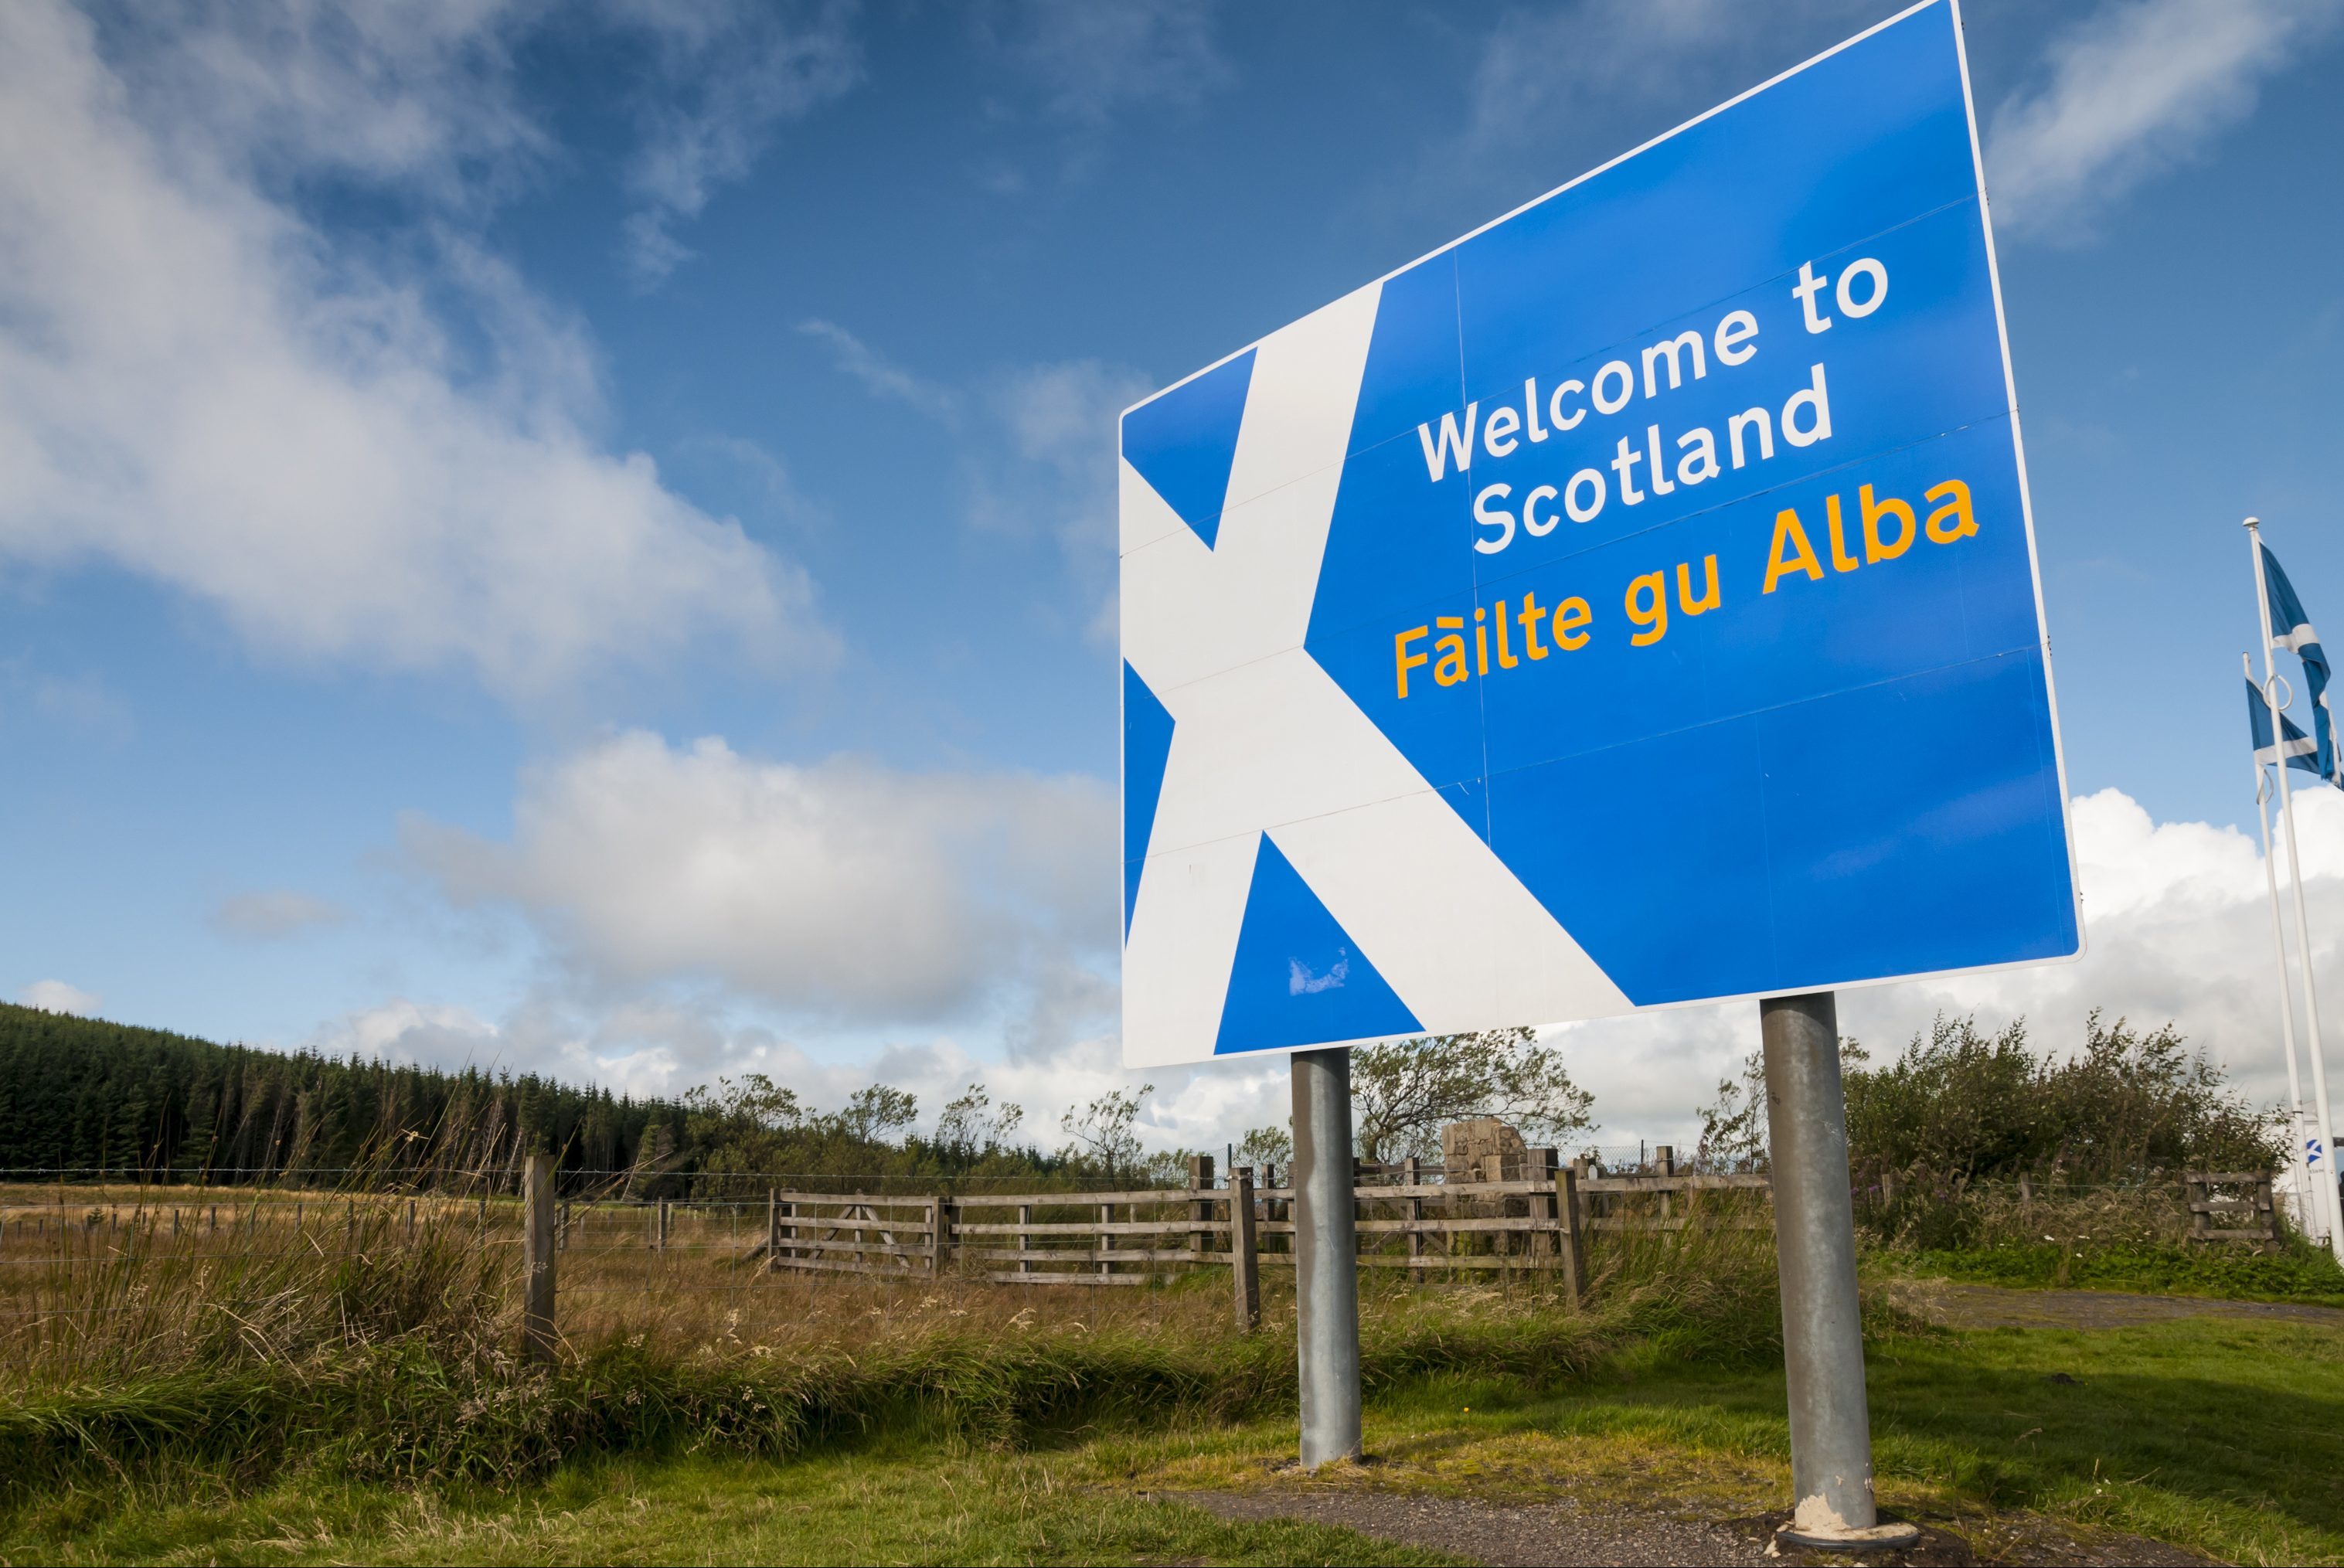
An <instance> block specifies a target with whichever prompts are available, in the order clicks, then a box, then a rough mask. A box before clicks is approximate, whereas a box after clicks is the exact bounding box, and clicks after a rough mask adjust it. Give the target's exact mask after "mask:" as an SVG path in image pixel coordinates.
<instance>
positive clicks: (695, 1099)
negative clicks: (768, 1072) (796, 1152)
mask: <svg viewBox="0 0 2344 1568" xmlns="http://www.w3.org/2000/svg"><path fill="white" fill-rule="evenodd" d="M683 1109H684V1135H685V1137H686V1138H688V1139H689V1140H690V1142H691V1145H692V1148H696V1149H698V1150H700V1151H701V1158H702V1164H703V1165H704V1167H705V1168H707V1169H710V1170H733V1171H749V1170H762V1171H778V1170H785V1169H787V1168H789V1164H788V1161H787V1160H786V1159H785V1158H783V1157H784V1156H785V1155H786V1154H787V1153H788V1152H789V1151H790V1150H791V1149H792V1148H793V1147H794V1145H795V1144H796V1142H797V1140H798V1134H799V1133H800V1131H801V1129H803V1127H804V1125H805V1108H804V1107H803V1106H802V1105H800V1104H799V1103H798V1097H797V1093H796V1091H795V1090H793V1089H790V1088H787V1087H783V1086H782V1085H780V1084H777V1083H775V1082H774V1081H773V1079H772V1078H770V1077H766V1076H765V1075H764V1074H763V1073H743V1074H742V1075H741V1078H740V1081H739V1082H738V1083H735V1082H734V1081H733V1080H732V1079H731V1078H722V1077H720V1078H718V1079H717V1080H716V1087H715V1089H714V1090H713V1091H712V1090H710V1089H709V1088H708V1087H707V1086H706V1085H702V1086H701V1087H698V1088H694V1089H689V1090H686V1091H685V1093H684V1097H683Z"/></svg>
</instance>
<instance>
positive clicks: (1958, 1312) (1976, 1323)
mask: <svg viewBox="0 0 2344 1568" xmlns="http://www.w3.org/2000/svg"><path fill="white" fill-rule="evenodd" d="M1888 1290H1889V1293H1890V1295H1891V1297H1892V1298H1893V1299H1894V1300H1895V1302H1896V1304H1897V1305H1898V1306H1900V1307H1903V1308H1904V1309H1905V1310H1907V1311H1912V1312H1917V1313H1919V1314H1921V1315H1922V1316H1923V1317H1925V1318H1929V1319H1932V1320H1935V1321H1937V1322H1940V1323H1944V1324H1945V1325H1946V1326H1947V1327H1949V1328H1955V1329H2122V1328H2127V1327H2129V1326H2131V1325H2133V1324H2136V1323H2163V1322H2169V1321H2171V1320H2174V1319H2176V1318H2251V1319H2257V1320H2261V1321H2265V1322H2268V1321H2273V1320H2278V1321H2284V1322H2296V1323H2318V1324H2321V1325H2323V1326H2325V1327H2328V1328H2335V1329H2344V1310H2339V1309H2338V1308H2335V1307H2314V1306H2310V1305H2308V1304H2304V1303H2301V1302H2295V1301H2211V1300H2200V1299H2199V1298H2197V1297H2194V1296H2135V1295H2128V1294H2127V1293H2125V1292H2123V1291H2119V1290H2006V1289H2004V1288H2003V1287H2002V1286H1999V1285H1956V1284H1953V1283H1950V1282H1948V1281H1946V1280H1897V1281H1896V1282H1894V1284H1892V1285H1890V1286H1889V1287H1888Z"/></svg>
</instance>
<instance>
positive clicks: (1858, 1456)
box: [1758, 991, 1920, 1547]
mask: <svg viewBox="0 0 2344 1568" xmlns="http://www.w3.org/2000/svg"><path fill="white" fill-rule="evenodd" d="M1758 1029H1759V1034H1760V1037H1761V1038H1762V1041H1763V1047H1764V1051H1765V1060H1766V1136H1767V1142H1768V1144H1769V1146H1770V1148H1771V1149H1772V1152H1773V1178H1774V1249H1775V1256H1776V1259H1777V1263H1778V1266H1779V1267H1780V1269H1781V1270H1782V1280H1783V1371H1785V1373H1786V1374H1787V1375H1788V1381H1789V1385H1790V1404H1791V1492H1792V1494H1793V1497H1794V1498H1795V1499H1796V1504H1795V1508H1794V1512H1793V1515H1792V1520H1791V1525H1790V1528H1789V1529H1788V1530H1785V1531H1784V1532H1783V1540H1785V1541H1788V1542H1790V1543H1792V1544H1793V1545H1800V1546H1835V1547H1848V1546H1858V1545H1864V1546H1871V1545H1880V1546H1898V1545H1903V1544H1904V1543H1907V1542H1910V1541H1913V1540H1915V1539H1916V1538H1917V1537H1918V1536H1919V1535H1920V1532H1919V1531H1918V1530H1917V1529H1915V1527H1914V1526H1912V1525H1910V1524H1883V1523H1881V1522H1880V1514H1879V1510H1878V1508H1877V1507H1876V1505H1875V1504H1874V1500H1873V1495H1872V1417H1871V1413H1870V1411H1868V1410H1867V1409H1866V1408H1865V1405H1864V1318H1863V1307H1862V1303H1861V1302H1860V1301H1859V1300H1858V1298H1857V1294H1856V1285H1855V1208H1854V1204H1853V1202H1852V1201H1851V1200H1850V1198H1849V1194H1848V1168H1847V1101H1846V1098H1845V1097H1844V1092H1843V1090H1842V1088H1841V1087H1840V1076H1839V1009H1838V1005H1837V1003H1836V1000H1835V999H1834V996H1832V993H1830V992H1829V991H1813V992H1809V993H1808V994H1807V995H1805V996H1769V997H1767V998H1765V999H1764V1000H1763V1001H1761V1002H1760V1003H1759V1004H1758Z"/></svg>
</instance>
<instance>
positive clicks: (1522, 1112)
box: [1351, 1028, 1595, 1161]
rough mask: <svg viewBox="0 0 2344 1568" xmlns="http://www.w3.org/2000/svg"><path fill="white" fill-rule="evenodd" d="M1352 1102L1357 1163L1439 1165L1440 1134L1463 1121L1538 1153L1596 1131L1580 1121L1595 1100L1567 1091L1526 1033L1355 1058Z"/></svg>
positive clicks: (1421, 1041) (1439, 1041)
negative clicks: (1505, 1129)
mask: <svg viewBox="0 0 2344 1568" xmlns="http://www.w3.org/2000/svg"><path fill="white" fill-rule="evenodd" d="M1351 1102H1352V1116H1353V1121H1352V1137H1353V1138H1354V1139H1355V1140H1356V1141H1357V1143H1358V1144H1359V1153H1360V1155H1361V1157H1362V1158H1368V1159H1372V1160H1379V1161H1389V1160H1396V1159H1401V1158H1406V1157H1408V1156H1409V1155H1416V1156H1419V1157H1428V1156H1438V1155H1439V1154H1440V1128H1441V1127H1442V1126H1443V1125H1444V1124H1446V1123H1448V1122H1452V1121H1461V1120H1464V1119H1465V1118H1470V1117H1482V1116H1490V1117H1496V1118H1500V1120H1502V1121H1505V1122H1508V1123H1510V1124H1511V1125H1512V1126H1513V1128H1515V1129H1516V1130H1517V1131H1519V1132H1521V1135H1522V1136H1523V1137H1524V1138H1528V1139H1530V1140H1531V1141H1532V1142H1533V1143H1542V1144H1543V1143H1554V1144H1560V1143H1561V1142H1563V1141H1564V1140H1566V1139H1568V1138H1573V1137H1576V1136H1577V1135H1578V1134H1580V1133H1582V1132H1588V1131H1591V1130H1592V1129H1593V1128H1594V1126H1595V1123H1594V1121H1593V1119H1592V1118H1591V1117H1590V1116H1589V1115H1588V1112H1589V1111H1590V1110H1591V1109H1592V1108H1594V1105H1595V1097H1594V1096H1593V1095H1591V1094H1589V1093H1588V1092H1587V1091H1586V1090H1584V1089H1582V1088H1581V1087H1578V1086H1577V1085H1576V1084H1574V1083H1572V1082H1571V1075H1570V1074H1569V1073H1568V1072H1566V1071H1565V1070H1564V1069H1563V1065H1562V1055H1561V1052H1559V1051H1555V1050H1551V1049H1549V1048H1548V1047H1544V1046H1541V1044H1539V1039H1538V1034H1537V1031H1535V1030H1532V1029H1527V1028H1510V1029H1485V1030H1483V1031H1481V1032H1480V1033H1479V1034H1469V1035H1425V1036H1420V1037H1418V1038H1416V1039H1412V1040H1399V1041H1396V1042H1394V1043H1393V1044H1391V1045H1389V1046H1365V1047H1359V1048H1357V1049H1354V1050H1353V1051H1352V1052H1351Z"/></svg>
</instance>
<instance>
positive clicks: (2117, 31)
mask: <svg viewBox="0 0 2344 1568" xmlns="http://www.w3.org/2000/svg"><path fill="white" fill-rule="evenodd" d="M2338 16H2339V9H2338V8H2337V7H2336V6H2335V5H2332V4H2325V3H2322V0H2221V3H2219V4H2208V3H2207V0H2103V4H2102V5H2100V6H2099V7H2098V9H2096V11H2094V12H2093V13H2092V15H2090V16H2088V17H2086V18H2085V19H2084V20H2083V21H2082V22H2081V23H2079V24H2077V25H2076V26H2075V27H2074V28H2073V29H2072V30H2070V31H2069V32H2067V33H2066V35H2064V36H2062V37H2060V38H2059V39H2057V40H2056V41H2055V42H2054V43H2053V45H2052V46H2051V48H2050V50H2049V52H2048V66H2049V80H2048V81H2047V82H2046V83H2045V84H2044V85H2043V86H2041V87H2040V88H2039V89H2038V90H2036V91H2035V92H2034V93H2032V94H2030V95H2023V96H2016V97H2013V98H2012V99H2010V100H2009V101H2007V102H2006V103H2004V104H2003V105H2002V106H2001V107H2000V108H1999V109H1997V110H1996V111H1995V115H1994V117H1993V122H1992V126H1991V134H1990V135H1989V136H1988V137H1987V139H1986V176H1987V179H1986V188H1987V192H1988V195H1989V197H1990V198H1991V199H1992V201H1993V203H1994V211H1995V222H1996V225H1997V227H2001V228H2008V229H2010V230H2011V231H2013V232H2017V233H2028V232H2032V233H2037V234H2046V235H2054V236H2072V235H2076V234H2080V233H2082V232H2084V231H2086V229H2087V228H2088V226H2089V224H2090V222H2091V220H2092V218H2093V217H2096V215H2097V214H2098V213H2099V212H2100V211H2101V210H2102V209H2103V208H2105V207H2107V205H2108V204H2110V203H2111V202H2113V201H2115V200H2116V199H2117V197H2121V196H2123V195H2124V194H2125V193H2126V192H2127V191H2128V190H2130V189H2132V188H2133V187H2135V186H2137V185H2138V184H2140V183H2141V182H2142V181H2143V180H2145V179H2147V178H2149V177H2152V176H2154V175H2156V174H2157V173H2159V172H2161V171H2163V170H2164V169H2166V168H2168V167H2172V166H2174V165H2176V164H2178V163H2182V162H2185V161H2187V160H2189V159H2192V158H2195V157H2200V156H2202V155H2203V152H2204V150H2205V147H2206V144H2207V143H2208V141H2209V140H2211V139H2212V138H2213V137H2215V136H2217V135H2218V134H2219V133H2220V132H2222V131H2224V130H2226V129H2228V127H2229V126H2233V125H2235V124H2237V123H2238V121H2239V120H2241V119H2244V118H2245V117H2246V116H2248V114H2249V113H2251V112H2252V111H2253V109H2254V106H2255V98H2256V94H2257V91H2258V88H2259V87H2260V86H2261V84H2262V81H2263V79H2264V78H2265V77H2267V76H2271V75H2273V74H2275V73H2277V72H2278V71H2280V70H2283V69H2285V68H2286V67H2287V66H2289V65H2291V64H2294V63H2296V62H2297V61H2298V60H2299V59H2300V58H2301V56H2302V52H2303V47H2304V46H2306V45H2308V44H2309V43H2311V42H2312V41H2313V40H2314V39H2315V38H2317V37H2318V36H2319V35H2322V34H2324V33H2326V32H2327V31H2328V30H2329V28H2331V27H2332V26H2334V25H2335V24H2336V21H2337V18H2338Z"/></svg>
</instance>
